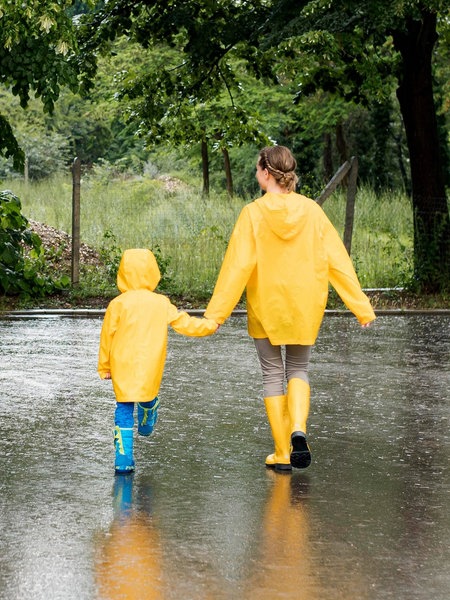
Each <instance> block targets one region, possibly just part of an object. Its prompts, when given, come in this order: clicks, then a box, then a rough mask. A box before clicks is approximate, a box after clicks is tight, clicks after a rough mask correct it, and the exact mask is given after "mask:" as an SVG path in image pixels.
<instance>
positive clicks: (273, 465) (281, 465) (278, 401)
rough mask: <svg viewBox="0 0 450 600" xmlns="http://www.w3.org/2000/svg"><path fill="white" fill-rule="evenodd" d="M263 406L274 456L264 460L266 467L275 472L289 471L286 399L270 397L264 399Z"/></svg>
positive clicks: (288, 428) (284, 397)
mask: <svg viewBox="0 0 450 600" xmlns="http://www.w3.org/2000/svg"><path fill="white" fill-rule="evenodd" d="M264 404H265V406H266V411H267V417H268V419H269V425H270V429H271V430H272V437H273V441H274V443H275V452H274V454H269V456H268V457H267V458H266V467H269V468H270V469H275V471H291V470H292V467H291V459H290V455H289V451H290V440H289V433H290V427H289V423H290V421H289V413H288V411H287V397H286V396H271V397H270V398H264Z"/></svg>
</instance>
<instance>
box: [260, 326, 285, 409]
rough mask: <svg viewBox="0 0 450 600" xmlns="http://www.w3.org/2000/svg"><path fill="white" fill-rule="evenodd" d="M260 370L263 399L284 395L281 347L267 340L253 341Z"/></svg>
mask: <svg viewBox="0 0 450 600" xmlns="http://www.w3.org/2000/svg"><path fill="white" fill-rule="evenodd" d="M254 342H255V346H256V352H257V353H258V358H259V362H260V365H261V370H262V378H263V390H264V397H265V398H267V397H270V396H282V395H283V394H284V364H283V357H282V355H281V346H273V345H272V344H271V343H270V341H269V340H268V339H267V338H264V339H255V340H254Z"/></svg>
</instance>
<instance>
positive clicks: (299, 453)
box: [286, 345, 311, 469]
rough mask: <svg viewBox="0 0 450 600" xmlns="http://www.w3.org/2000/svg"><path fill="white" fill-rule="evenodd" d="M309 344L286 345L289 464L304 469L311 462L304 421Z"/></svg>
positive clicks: (306, 406)
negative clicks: (289, 442) (289, 435)
mask: <svg viewBox="0 0 450 600" xmlns="http://www.w3.org/2000/svg"><path fill="white" fill-rule="evenodd" d="M310 356H311V346H301V345H289V346H286V377H287V380H288V384H287V390H288V393H287V398H288V400H287V405H288V412H289V419H290V433H291V444H292V452H291V465H292V466H293V467H296V468H298V469H304V468H306V467H308V466H309V465H310V463H311V452H310V449H309V446H308V444H307V441H306V422H307V420H308V415H309V403H310V388H309V379H308V367H309V360H310Z"/></svg>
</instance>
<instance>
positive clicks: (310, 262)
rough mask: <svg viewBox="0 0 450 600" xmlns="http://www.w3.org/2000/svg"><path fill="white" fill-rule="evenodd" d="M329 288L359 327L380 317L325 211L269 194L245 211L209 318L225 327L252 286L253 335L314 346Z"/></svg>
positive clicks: (249, 302) (250, 319) (299, 197)
mask: <svg viewBox="0 0 450 600" xmlns="http://www.w3.org/2000/svg"><path fill="white" fill-rule="evenodd" d="M329 283H331V284H332V286H333V287H334V288H335V290H336V291H337V293H338V294H339V296H340V297H341V298H342V300H343V302H344V303H345V304H346V306H347V307H348V308H349V309H350V310H351V311H352V312H353V313H354V315H355V316H356V317H357V318H358V320H359V322H360V323H361V325H364V324H366V323H369V322H370V321H373V320H374V319H375V314H374V312H373V309H372V307H371V305H370V302H369V299H368V298H367V296H366V295H365V294H364V293H363V292H362V290H361V287H360V284H359V281H358V278H357V276H356V273H355V270H354V268H353V265H352V262H351V260H350V257H349V256H348V253H347V251H346V249H345V246H344V244H343V243H342V241H341V239H340V237H339V235H338V233H337V231H336V230H335V228H334V227H333V225H332V224H331V222H330V221H329V219H328V217H327V216H326V215H325V213H324V212H323V210H322V208H321V207H320V206H319V205H318V204H317V203H316V202H314V200H311V199H310V198H306V197H305V196H302V195H300V194H297V193H295V192H290V193H286V194H278V193H267V194H265V195H264V196H263V197H261V198H258V199H257V200H255V201H254V202H252V203H251V204H248V205H247V206H245V207H244V208H243V209H242V211H241V214H240V215H239V218H238V220H237V222H236V225H235V227H234V230H233V233H232V235H231V238H230V242H229V244H228V249H227V252H226V254H225V257H224V260H223V264H222V268H221V270H220V273H219V277H218V279H217V283H216V286H215V289H214V293H213V296H212V298H211V300H210V302H209V304H208V306H207V309H206V311H205V317H207V318H209V319H214V320H215V321H217V322H218V323H223V322H224V321H225V320H226V319H227V318H228V317H229V316H230V314H231V311H232V310H233V308H234V307H235V306H236V304H237V303H238V302H239V299H240V298H241V295H242V293H243V291H244V289H245V288H247V312H248V332H249V335H250V336H251V337H253V338H269V340H270V342H271V343H272V344H273V345H284V344H304V345H313V344H314V342H315V341H316V338H317V335H318V333H319V329H320V325H321V322H322V319H323V314H324V311H325V307H326V303H327V297H328V284H329Z"/></svg>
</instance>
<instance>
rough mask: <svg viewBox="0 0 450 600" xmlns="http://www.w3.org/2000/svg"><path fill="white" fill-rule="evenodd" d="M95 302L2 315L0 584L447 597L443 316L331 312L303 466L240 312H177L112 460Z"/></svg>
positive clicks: (163, 593)
mask: <svg viewBox="0 0 450 600" xmlns="http://www.w3.org/2000/svg"><path fill="white" fill-rule="evenodd" d="M100 327H101V320H100V319H98V318H97V319H85V318H78V319H76V318H65V317H58V316H54V317H47V318H15V319H0V429H1V446H0V447H1V452H0V518H1V528H0V598H1V599H5V600H28V599H33V600H40V599H46V600H48V599H49V600H52V599H62V600H72V599H77V600H80V599H81V600H84V599H86V600H91V599H97V598H108V599H110V600H114V599H115V598H123V599H134V598H142V599H152V598H167V599H172V598H173V599H175V598H176V599H179V598H183V599H194V600H197V599H199V600H203V599H217V600H222V599H224V600H235V599H237V600H239V599H243V600H251V599H253V598H255V599H258V600H259V599H262V600H265V599H271V600H273V599H279V598H280V599H284V598H286V599H291V598H295V599H298V600H302V599H308V600H328V599H330V600H335V599H336V600H338V599H339V600H341V599H342V600H349V599H357V600H365V599H367V600H372V599H377V600H379V599H380V598H383V599H393V600H394V599H395V600H403V599H404V600H419V599H420V600H422V599H424V600H425V599H429V598H430V599H432V600H444V599H445V600H447V599H448V598H449V597H450V511H449V506H450V485H449V484H450V478H449V463H450V431H449V414H450V405H449V397H450V393H449V390H450V371H449V365H450V317H449V316H448V315H447V316H446V315H444V316H421V315H417V316H410V315H409V316H381V317H379V318H378V320H377V322H376V325H375V326H374V327H372V328H371V329H368V330H362V329H361V328H359V327H358V325H357V323H356V321H355V320H354V319H353V318H352V317H334V316H327V317H326V318H325V321H324V324H323V327H322V331H321V334H320V337H319V340H318V343H317V345H316V347H315V349H314V351H313V357H312V364H311V370H310V379H311V387H312V396H311V416H310V421H309V440H310V444H311V448H312V452H313V463H312V465H311V467H310V468H309V469H307V470H306V471H303V472H302V471H297V470H295V471H294V473H293V474H292V475H284V474H275V473H273V472H271V471H269V470H267V469H265V468H264V459H265V456H266V454H267V453H269V452H271V451H272V440H271V437H270V431H269V428H268V425H267V421H266V417H265V414H264V408H263V403H262V399H261V377H260V371H259V365H258V363H257V359H256V353H255V350H254V347H253V344H252V341H251V340H250V339H249V338H248V336H247V332H246V326H245V320H244V319H243V318H238V317H236V318H231V319H230V320H229V321H228V322H227V323H226V324H225V325H224V326H223V327H222V328H221V329H220V331H219V332H218V334H216V335H215V336H213V337H211V338H204V339H191V338H184V337H182V336H179V335H177V334H175V333H173V332H171V333H170V337H169V353H168V360H167V366H166V372H165V376H164V381H163V385H162V388H161V393H160V399H161V408H160V413H159V414H160V417H159V421H158V423H157V426H156V429H155V432H154V434H153V435H152V436H151V437H150V438H149V439H146V438H140V439H138V440H136V442H135V459H136V473H135V474H134V475H132V476H127V477H114V473H113V461H114V456H113V444H112V422H113V412H114V396H113V393H112V388H111V384H110V382H107V381H101V380H100V379H99V378H98V377H97V374H96V360H97V350H98V338H99V333H100Z"/></svg>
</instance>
